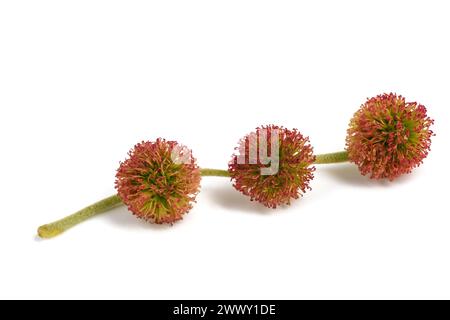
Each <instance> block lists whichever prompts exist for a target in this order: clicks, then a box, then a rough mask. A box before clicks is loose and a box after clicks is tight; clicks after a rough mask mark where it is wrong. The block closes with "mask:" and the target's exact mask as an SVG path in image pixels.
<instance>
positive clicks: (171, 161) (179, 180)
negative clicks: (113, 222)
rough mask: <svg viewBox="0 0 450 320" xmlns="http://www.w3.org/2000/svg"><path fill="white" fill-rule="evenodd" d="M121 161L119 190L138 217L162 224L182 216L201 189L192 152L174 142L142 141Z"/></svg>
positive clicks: (118, 177) (198, 171) (124, 200)
mask: <svg viewBox="0 0 450 320" xmlns="http://www.w3.org/2000/svg"><path fill="white" fill-rule="evenodd" d="M128 155H129V158H128V159H126V160H125V161H124V162H122V163H121V164H120V167H119V169H118V170H117V174H116V189H117V192H118V194H119V196H120V198H121V199H122V201H123V202H124V203H125V204H126V205H127V206H128V209H129V210H130V211H131V212H132V213H133V214H134V215H136V216H137V217H139V218H141V219H144V220H146V221H149V222H153V223H157V224H161V223H170V224H172V223H173V222H175V221H178V220H180V219H182V215H183V214H185V213H187V212H188V211H189V210H190V209H191V208H192V203H193V202H195V197H196V195H197V193H198V192H199V189H200V169H199V167H198V166H197V164H196V162H195V159H194V158H193V156H192V152H191V151H190V150H189V149H187V148H186V147H185V146H183V145H180V144H178V143H177V142H175V141H166V140H164V139H161V138H160V139H157V140H156V142H141V143H139V144H137V145H136V146H135V147H134V148H133V149H132V150H131V151H130V152H129V153H128Z"/></svg>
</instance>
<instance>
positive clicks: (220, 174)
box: [200, 169, 230, 177]
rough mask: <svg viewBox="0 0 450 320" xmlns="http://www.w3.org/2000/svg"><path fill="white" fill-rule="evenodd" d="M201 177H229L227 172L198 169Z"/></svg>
mask: <svg viewBox="0 0 450 320" xmlns="http://www.w3.org/2000/svg"><path fill="white" fill-rule="evenodd" d="M200 172H201V173H202V176H203V177H229V176H230V173H229V172H228V171H227V170H220V169H200Z"/></svg>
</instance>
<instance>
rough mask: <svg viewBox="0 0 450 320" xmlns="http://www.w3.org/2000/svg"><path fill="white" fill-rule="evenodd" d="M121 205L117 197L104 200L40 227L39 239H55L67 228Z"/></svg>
mask: <svg viewBox="0 0 450 320" xmlns="http://www.w3.org/2000/svg"><path fill="white" fill-rule="evenodd" d="M121 204H122V201H121V200H120V198H119V196H117V195H114V196H111V197H108V198H105V199H103V200H100V201H98V202H96V203H94V204H91V205H90V206H88V207H86V208H84V209H81V210H80V211H77V212H75V213H74V214H72V215H70V216H67V217H65V218H63V219H61V220H58V221H55V222H52V223H49V224H44V225H43V226H40V227H39V229H38V235H39V237H41V238H53V237H56V236H57V235H59V234H61V233H63V232H64V231H66V230H67V229H69V228H72V227H73V226H75V225H77V224H79V223H80V222H83V221H84V220H86V219H88V218H90V217H92V216H95V215H97V214H99V213H102V212H106V211H108V210H110V209H112V208H114V207H117V206H119V205H121Z"/></svg>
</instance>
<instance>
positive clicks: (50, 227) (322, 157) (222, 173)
mask: <svg viewBox="0 0 450 320" xmlns="http://www.w3.org/2000/svg"><path fill="white" fill-rule="evenodd" d="M345 161H348V153H347V151H342V152H334V153H327V154H319V155H317V156H316V161H315V162H314V163H316V164H326V163H337V162H345ZM200 172H201V175H202V176H204V177H211V176H214V177H229V176H230V174H229V172H228V171H227V170H220V169H208V168H206V169H200ZM122 204H123V203H122V200H121V199H120V198H119V196H118V195H113V196H110V197H108V198H105V199H103V200H100V201H98V202H96V203H94V204H91V205H90V206H88V207H86V208H84V209H81V210H80V211H77V212H75V213H74V214H72V215H70V216H67V217H65V218H63V219H61V220H58V221H55V222H52V223H49V224H45V225H43V226H40V227H39V228H38V235H39V237H41V238H53V237H56V236H57V235H59V234H61V233H63V232H64V231H66V230H67V229H69V228H72V227H73V226H75V225H77V224H79V223H81V222H83V221H84V220H87V219H89V218H90V217H93V216H95V215H97V214H100V213H103V212H106V211H109V210H111V209H113V208H115V207H118V206H120V205H122Z"/></svg>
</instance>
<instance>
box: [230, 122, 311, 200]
mask: <svg viewBox="0 0 450 320" xmlns="http://www.w3.org/2000/svg"><path fill="white" fill-rule="evenodd" d="M273 137H275V140H273ZM263 142H265V143H263ZM274 144H276V145H277V148H273V147H272V145H274ZM260 147H262V148H260ZM260 149H261V150H260ZM263 149H266V150H265V151H266V152H264V150H263ZM236 150H237V153H235V154H233V156H232V159H231V161H230V163H229V165H228V171H229V173H230V176H231V180H232V181H233V186H234V187H235V188H236V189H237V190H238V191H240V192H242V193H243V194H244V195H247V196H249V197H250V199H251V200H252V201H253V200H256V201H258V202H260V203H262V204H263V205H265V206H266V207H269V208H276V207H277V206H278V205H282V204H290V201H291V199H298V198H299V196H301V195H302V194H303V193H305V192H306V190H307V189H311V188H310V187H309V182H310V180H311V179H313V177H314V175H313V172H314V170H315V168H314V167H313V166H311V165H312V164H313V163H314V160H315V156H314V155H313V148H312V147H311V145H310V144H309V139H308V138H307V137H304V136H303V135H302V134H301V133H300V132H298V130H297V129H293V130H288V129H286V128H283V127H278V126H275V125H269V126H261V127H258V128H256V131H255V132H252V133H250V134H248V135H246V136H245V137H244V138H243V139H241V140H240V142H239V146H238V147H237V148H236ZM268 160H270V163H269V161H268ZM274 164H278V166H274ZM269 167H270V168H271V169H269ZM261 169H263V170H266V172H265V174H262V172H261Z"/></svg>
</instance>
